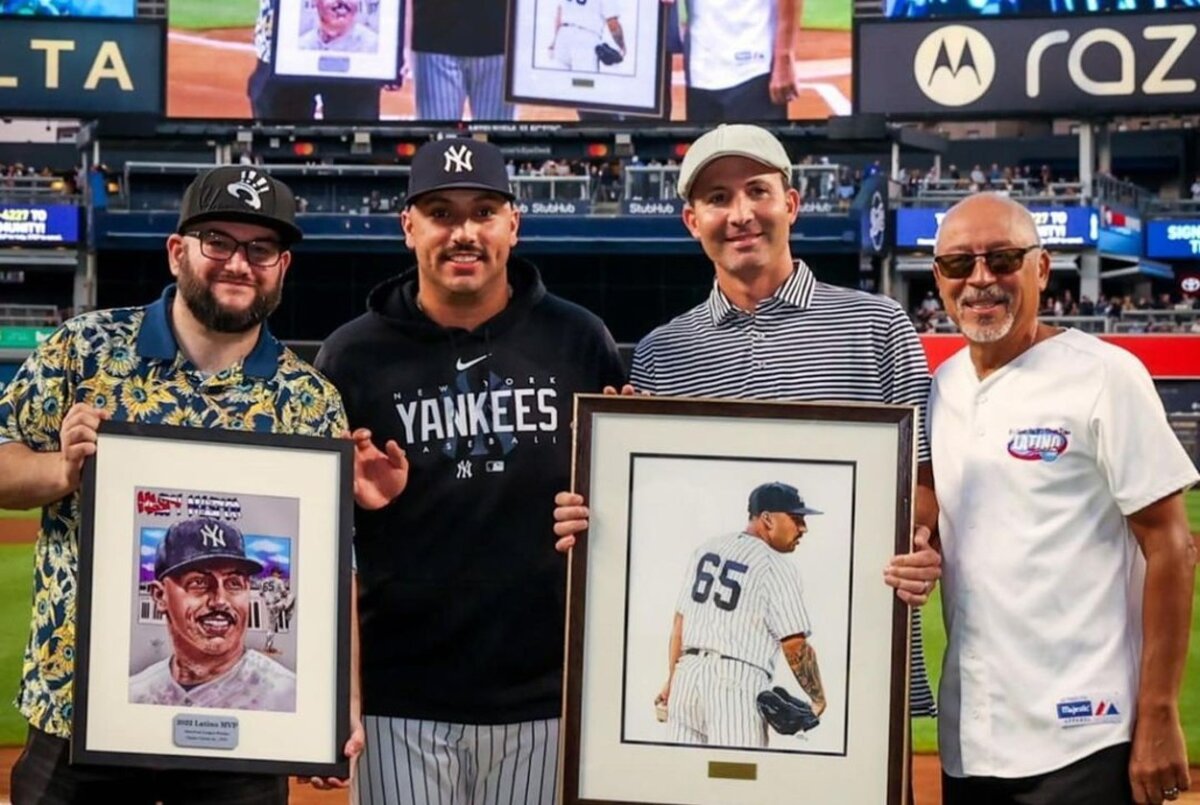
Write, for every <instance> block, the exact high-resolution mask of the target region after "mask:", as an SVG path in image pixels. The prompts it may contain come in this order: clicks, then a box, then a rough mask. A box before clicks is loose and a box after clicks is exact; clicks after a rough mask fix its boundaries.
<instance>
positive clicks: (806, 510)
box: [788, 506, 825, 515]
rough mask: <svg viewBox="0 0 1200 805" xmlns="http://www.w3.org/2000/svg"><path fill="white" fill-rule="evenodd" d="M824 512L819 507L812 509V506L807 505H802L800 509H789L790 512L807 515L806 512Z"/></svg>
mask: <svg viewBox="0 0 1200 805" xmlns="http://www.w3.org/2000/svg"><path fill="white" fill-rule="evenodd" d="M824 513H825V512H823V511H818V510H817V509H810V508H808V507H807V506H801V507H800V508H798V509H791V510H789V511H788V514H800V515H806V514H824Z"/></svg>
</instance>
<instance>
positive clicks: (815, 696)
mask: <svg viewBox="0 0 1200 805" xmlns="http://www.w3.org/2000/svg"><path fill="white" fill-rule="evenodd" d="M779 645H780V647H781V648H782V649H783V656H784V657H785V658H786V659H787V662H788V665H790V666H791V668H792V673H793V674H795V675H796V681H797V682H799V683H800V688H801V689H802V690H803V691H804V692H805V693H807V694H808V698H809V699H810V700H811V701H812V708H813V712H814V713H816V714H817V715H821V713H823V712H825V686H824V685H822V684H821V669H820V668H819V667H817V652H815V651H813V647H812V644H811V643H809V642H808V640H807V639H805V637H804V635H793V636H791V637H786V638H784V639H783V640H781V641H780V643H779Z"/></svg>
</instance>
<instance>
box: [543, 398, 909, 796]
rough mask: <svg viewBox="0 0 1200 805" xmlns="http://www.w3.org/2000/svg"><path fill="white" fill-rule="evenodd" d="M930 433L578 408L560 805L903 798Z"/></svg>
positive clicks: (639, 403)
mask: <svg viewBox="0 0 1200 805" xmlns="http://www.w3.org/2000/svg"><path fill="white" fill-rule="evenodd" d="M915 422H916V413H915V409H913V408H910V407H905V406H886V405H866V404H842V405H824V404H820V405H818V404H804V403H761V402H744V401H727V400H698V399H681V398H660V397H616V396H598V395H581V396H577V397H576V408H575V426H576V442H575V459H574V461H575V464H574V486H575V488H576V489H577V490H579V491H580V492H582V493H583V494H584V495H585V496H586V498H587V501H588V507H589V509H590V512H591V519H590V528H589V530H588V532H587V534H586V535H585V536H584V538H583V539H582V540H581V541H580V543H579V544H578V545H577V547H576V548H575V549H573V551H572V557H571V561H570V581H569V604H568V605H569V613H568V637H567V660H566V666H567V668H566V712H565V715H564V724H563V731H564V735H565V738H564V743H565V750H564V770H563V780H564V798H563V801H564V802H566V803H643V802H644V803H661V802H670V803H678V804H679V805H738V804H739V803H745V804H746V805H750V804H751V803H762V802H788V801H792V800H795V799H796V798H797V797H800V798H801V799H803V800H805V801H810V802H871V803H889V804H891V805H899V803H901V802H902V801H903V800H902V792H903V791H904V789H905V786H906V782H907V781H906V774H907V763H906V762H905V759H906V757H907V753H908V751H909V748H908V745H907V742H908V729H907V713H908V701H907V697H908V639H909V620H908V609H907V607H906V606H904V605H903V604H902V603H901V602H899V600H898V599H897V598H896V597H895V595H894V594H893V591H892V590H891V588H889V587H887V586H886V585H885V584H884V582H883V577H882V570H883V568H884V566H885V565H886V564H887V562H888V559H889V558H890V557H891V556H892V555H893V554H895V553H897V552H902V551H906V550H908V546H909V541H910V534H911V530H912V505H913V495H914V481H915V477H916V458H915V451H914V445H915ZM796 702H801V703H803V704H801V705H799V706H797V705H796ZM806 705H807V706H809V707H811V708H812V709H813V712H814V714H815V715H817V716H818V722H817V723H816V725H815V726H814V725H813V724H812V723H811V722H807V723H802V720H799V721H798V720H797V719H798V717H797V716H796V714H797V713H799V712H801V711H802V709H803V707H804V706H806ZM797 792H803V793H802V794H799V793H797Z"/></svg>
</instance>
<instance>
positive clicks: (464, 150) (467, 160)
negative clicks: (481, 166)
mask: <svg viewBox="0 0 1200 805" xmlns="http://www.w3.org/2000/svg"><path fill="white" fill-rule="evenodd" d="M472 156H473V155H472V154H471V149H470V148H468V147H467V146H465V145H460V146H458V147H455V146H453V145H452V146H450V147H449V148H447V149H446V166H445V167H444V168H442V170H444V171H445V172H446V173H450V171H451V170H452V169H453V171H454V172H455V173H462V172H463V171H472V170H474V168H472V167H471V157H472Z"/></svg>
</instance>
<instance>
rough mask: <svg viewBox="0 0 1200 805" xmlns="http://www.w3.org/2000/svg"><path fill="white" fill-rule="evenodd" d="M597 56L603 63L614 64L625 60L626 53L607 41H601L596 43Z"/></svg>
mask: <svg viewBox="0 0 1200 805" xmlns="http://www.w3.org/2000/svg"><path fill="white" fill-rule="evenodd" d="M596 58H597V59H599V60H600V62H601V64H608V65H613V64H620V63H621V62H623V61H624V60H625V54H624V53H622V52H621V51H619V50H617V49H616V48H615V47H613V46H612V45H610V44H608V43H607V42H601V43H600V44H598V45H596Z"/></svg>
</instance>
